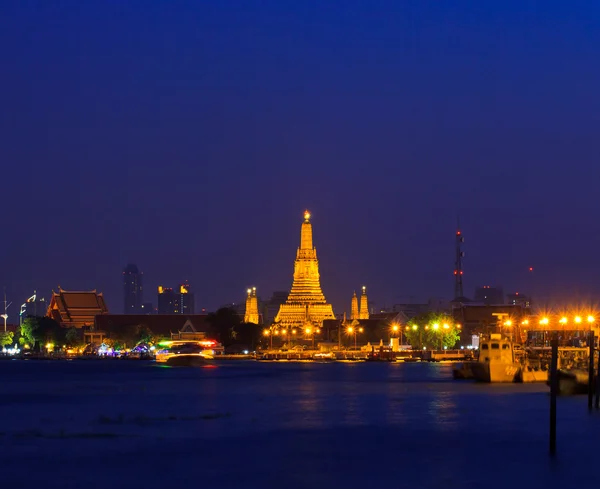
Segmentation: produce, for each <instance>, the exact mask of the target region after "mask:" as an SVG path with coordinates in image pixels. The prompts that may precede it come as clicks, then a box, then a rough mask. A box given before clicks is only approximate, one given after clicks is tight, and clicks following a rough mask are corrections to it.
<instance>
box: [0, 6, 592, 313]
mask: <svg viewBox="0 0 600 489" xmlns="http://www.w3.org/2000/svg"><path fill="white" fill-rule="evenodd" d="M0 46H1V48H0V49H1V53H2V58H1V65H0V66H1V73H0V107H1V111H0V134H1V136H0V162H1V172H0V178H1V180H2V190H1V198H2V203H3V205H2V209H3V214H2V238H1V240H0V285H6V287H7V294H8V296H9V300H12V301H13V306H11V308H13V309H12V317H11V318H9V322H15V321H16V319H15V318H16V316H15V313H16V312H17V309H18V304H20V303H21V302H23V301H24V300H25V299H26V298H27V297H28V296H29V295H31V293H32V291H33V289H37V290H38V292H40V293H41V295H45V296H46V297H48V296H49V295H50V291H51V290H52V288H56V286H57V285H59V284H60V285H61V286H62V287H63V288H65V289H86V288H96V289H98V290H99V291H103V292H104V294H105V297H106V299H107V303H108V306H109V309H111V311H113V312H122V308H123V300H122V282H121V280H122V275H121V272H122V269H123V267H124V266H125V265H126V264H127V263H128V262H134V263H136V264H137V265H138V266H139V267H140V269H142V270H143V271H144V273H145V282H146V300H152V301H153V302H154V303H156V295H155V287H156V286H157V285H158V284H159V283H162V284H164V285H173V286H175V285H176V284H177V283H179V282H181V281H183V280H185V279H188V280H189V281H190V283H191V284H192V286H193V287H194V289H195V293H196V302H197V307H207V308H208V309H209V310H210V309H215V308H216V307H218V306H220V305H222V304H224V303H227V302H233V301H242V300H244V295H245V289H246V288H247V287H248V286H250V285H256V286H257V288H258V291H259V295H260V296H262V297H263V298H268V297H269V296H270V295H271V292H272V291H273V290H281V289H288V288H289V286H290V285H291V279H292V272H293V260H294V257H295V251H296V247H297V246H298V244H299V239H300V224H301V222H302V213H303V211H304V209H305V208H308V209H310V211H311V212H312V214H313V224H314V236H315V246H316V247H317V251H318V256H319V258H320V267H321V277H322V285H323V290H324V292H325V295H326V297H327V298H328V299H330V300H331V302H332V303H333V305H334V309H335V310H336V312H343V310H344V309H345V310H348V309H349V302H350V297H351V295H352V291H353V290H354V289H357V290H358V289H359V287H360V286H361V285H363V284H366V285H367V286H368V287H369V291H370V296H371V297H370V298H371V299H372V300H373V301H374V302H375V303H376V304H377V305H378V306H383V305H384V304H385V305H388V306H389V305H391V304H393V303H394V302H400V301H408V300H409V299H410V298H411V297H412V298H413V300H426V299H427V298H428V297H430V296H441V297H445V298H447V299H450V298H452V295H453V279H454V277H453V268H454V232H455V229H456V219H457V215H458V214H459V215H460V222H461V228H462V230H463V234H464V236H465V247H464V251H465V253H466V257H465V262H464V269H465V274H464V281H465V294H466V295H467V296H472V295H473V290H474V288H475V286H477V285H502V286H504V289H505V292H510V291H514V290H518V291H520V292H522V293H527V292H529V291H531V290H533V291H534V294H535V297H537V298H538V299H543V300H560V301H564V300H573V301H584V300H589V299H593V298H594V297H595V295H597V294H598V293H600V280H599V279H598V274H599V272H600V263H598V249H599V248H600V223H599V219H598V209H599V208H600V204H599V199H600V195H599V194H598V182H599V177H600V166H599V163H600V143H599V138H598V134H599V129H600V61H599V60H600V3H598V2H596V1H589V2H557V1H546V2H527V1H525V2H524V1H522V0H521V1H514V2H513V1H502V2H482V1H480V0H475V1H471V2H468V1H460V2H458V1H457V2H453V1H444V2H426V1H423V0H416V1H412V2H410V1H380V0H369V1H362V2H357V1H351V0H337V1H318V2H313V1H309V0H302V1H295V2H292V1H285V0H264V1H260V2H259V1H246V2H241V1H239V2H234V1H226V0H219V1H199V0H192V1H188V2H177V1H167V0H165V1H150V0H144V1H141V0H140V1H120V2H107V1H100V0H98V1H92V0H86V1H85V2H83V1H81V0H74V1H70V2H69V1H62V2H58V1H50V0H47V1H45V0H39V1H37V2H31V1H16V0H14V1H13V0H3V1H2V2H1V4H0ZM530 266H533V267H534V272H533V275H530V274H528V271H527V270H528V268H529V267H530ZM9 312H11V310H10V309H9Z"/></svg>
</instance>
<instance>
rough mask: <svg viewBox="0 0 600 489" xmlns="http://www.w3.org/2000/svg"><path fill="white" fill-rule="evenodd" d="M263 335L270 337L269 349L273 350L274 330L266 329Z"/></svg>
mask: <svg viewBox="0 0 600 489" xmlns="http://www.w3.org/2000/svg"><path fill="white" fill-rule="evenodd" d="M263 335H264V336H268V337H269V350H272V349H273V330H272V329H265V330H264V331H263Z"/></svg>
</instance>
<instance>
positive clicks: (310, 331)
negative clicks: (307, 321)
mask: <svg viewBox="0 0 600 489" xmlns="http://www.w3.org/2000/svg"><path fill="white" fill-rule="evenodd" d="M304 332H305V333H306V334H307V335H309V336H310V337H312V349H313V350H314V349H315V334H319V333H320V332H321V330H320V329H319V328H315V329H312V328H305V329H304Z"/></svg>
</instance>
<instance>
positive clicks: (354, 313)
mask: <svg viewBox="0 0 600 489" xmlns="http://www.w3.org/2000/svg"><path fill="white" fill-rule="evenodd" d="M358 317H359V315H358V297H356V290H355V291H354V294H353V295H352V303H351V305H350V319H358Z"/></svg>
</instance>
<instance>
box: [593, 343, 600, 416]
mask: <svg viewBox="0 0 600 489" xmlns="http://www.w3.org/2000/svg"><path fill="white" fill-rule="evenodd" d="M592 334H594V333H592ZM599 343H600V340H599ZM592 363H594V361H593V359H592ZM592 371H593V370H592ZM594 404H595V406H596V409H600V344H599V345H598V374H597V375H596V401H595V402H594Z"/></svg>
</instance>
